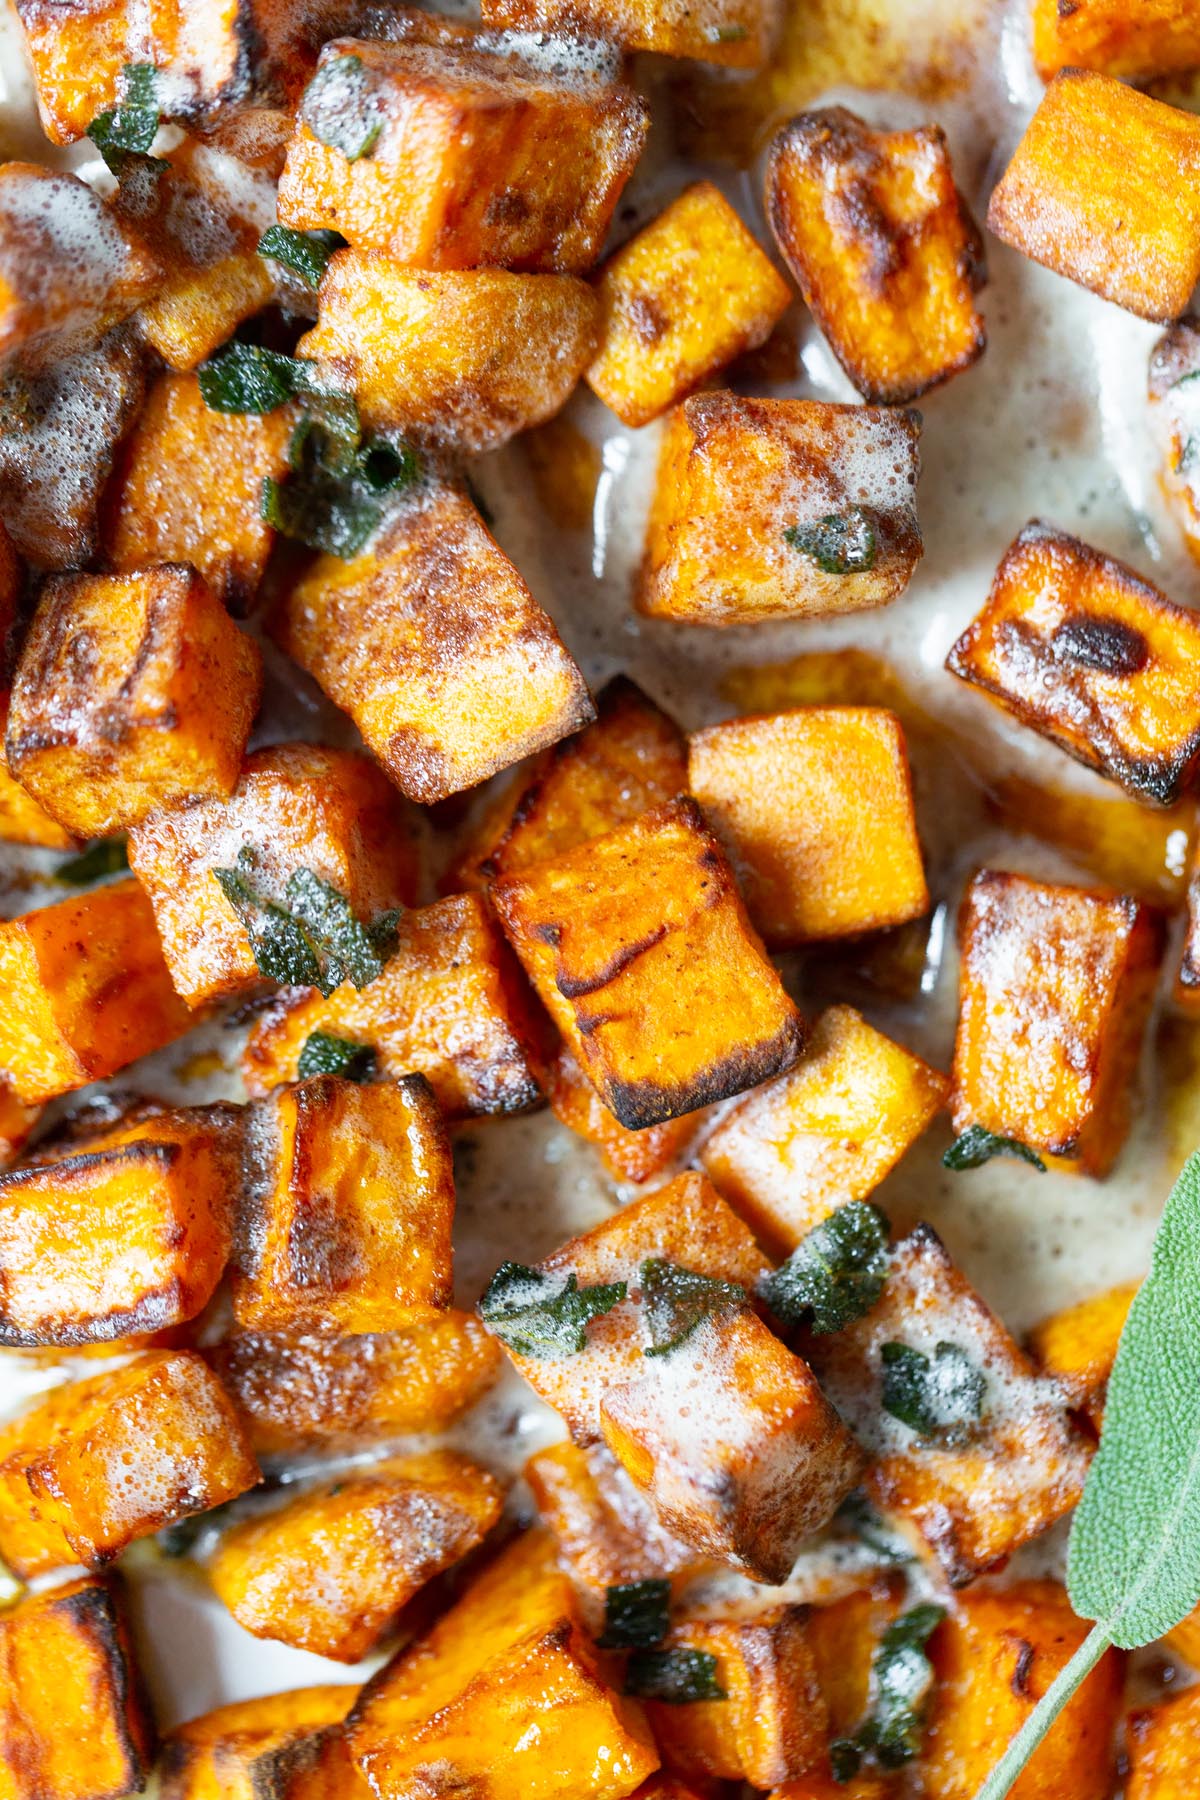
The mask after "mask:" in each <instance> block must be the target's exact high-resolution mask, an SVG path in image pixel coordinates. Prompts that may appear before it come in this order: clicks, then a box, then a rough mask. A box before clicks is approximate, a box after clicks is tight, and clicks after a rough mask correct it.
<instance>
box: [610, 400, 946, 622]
mask: <svg viewBox="0 0 1200 1800" xmlns="http://www.w3.org/2000/svg"><path fill="white" fill-rule="evenodd" d="M919 430H920V426H919V422H918V419H917V415H916V414H915V413H911V412H889V411H886V410H884V409H883V408H880V407H868V406H834V405H832V404H830V403H829V402H827V401H823V400H743V399H740V398H739V397H738V396H737V395H735V394H731V393H724V392H721V393H712V394H698V395H696V396H695V397H694V398H692V399H691V400H685V401H684V402H683V403H682V405H680V406H677V407H676V408H675V410H674V411H673V412H672V413H671V414H670V415H669V417H668V419H667V423H666V428H665V430H664V432H663V439H662V448H661V450H660V453H659V463H658V474H657V478H656V485H655V490H654V497H653V500H652V502H651V506H650V518H649V523H648V525H647V530H646V551H645V556H644V558H643V562H642V571H641V578H640V583H639V589H638V595H637V604H638V606H639V607H640V609H641V610H642V612H645V613H649V614H651V615H652V616H653V617H655V618H664V619H680V620H683V621H685V622H686V623H688V624H691V625H752V624H756V623H759V622H761V621H762V620H769V619H795V618H809V617H815V616H820V615H822V614H825V613H843V612H857V611H859V610H861V608H863V607H867V606H882V605H883V604H884V603H885V602H886V601H888V600H894V599H895V597H896V595H897V594H899V593H902V592H903V590H904V589H905V588H906V587H907V586H908V583H909V581H910V579H911V577H912V572H913V570H914V568H915V567H916V565H917V559H918V558H919V556H920V554H921V533H920V530H919V528H918V526H917V515H916V507H915V503H914V496H915V493H916V485H917V471H918V468H919V458H918V454H917V437H918V433H919Z"/></svg>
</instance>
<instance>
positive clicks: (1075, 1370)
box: [1029, 1281, 1141, 1425]
mask: <svg viewBox="0 0 1200 1800" xmlns="http://www.w3.org/2000/svg"><path fill="white" fill-rule="evenodd" d="M1140 1285H1141V1283H1140V1282H1137V1281H1130V1282H1124V1283H1123V1284H1122V1285H1121V1286H1120V1287H1115V1288H1109V1289H1108V1290H1107V1292H1105V1293H1103V1294H1094V1295H1092V1296H1091V1297H1090V1298H1089V1299H1087V1300H1079V1301H1077V1302H1076V1303H1075V1305H1074V1306H1066V1307H1064V1308H1063V1309H1062V1311H1061V1312H1056V1313H1053V1314H1052V1315H1051V1317H1050V1318H1048V1319H1043V1320H1042V1322H1041V1324H1040V1325H1036V1326H1035V1327H1034V1329H1033V1330H1032V1331H1031V1332H1030V1334H1029V1350H1030V1354H1031V1355H1032V1356H1033V1358H1034V1360H1035V1361H1036V1362H1037V1363H1038V1364H1039V1365H1040V1366H1041V1368H1043V1369H1044V1370H1045V1371H1046V1373H1047V1375H1052V1376H1053V1377H1054V1379H1055V1380H1056V1381H1057V1382H1058V1384H1059V1386H1060V1387H1061V1388H1062V1390H1063V1392H1064V1393H1065V1394H1066V1396H1067V1398H1068V1400H1069V1401H1070V1403H1071V1405H1072V1406H1075V1407H1079V1408H1080V1409H1081V1410H1083V1411H1085V1412H1087V1413H1088V1414H1089V1416H1090V1417H1091V1418H1092V1420H1093V1421H1094V1422H1095V1423H1096V1424H1097V1425H1098V1424H1099V1421H1100V1419H1101V1418H1102V1417H1103V1414H1104V1391H1105V1389H1106V1388H1107V1386H1108V1378H1109V1376H1110V1375H1111V1374H1112V1367H1113V1363H1114V1362H1115V1361H1116V1355H1117V1344H1118V1341H1119V1340H1120V1336H1121V1332H1122V1330H1123V1329H1124V1325H1125V1320H1126V1318H1127V1317H1128V1316H1129V1308H1130V1306H1131V1305H1132V1303H1133V1297H1134V1295H1135V1294H1136V1293H1137V1291H1138V1288H1139V1287H1140Z"/></svg>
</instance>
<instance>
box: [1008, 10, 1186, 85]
mask: <svg viewBox="0 0 1200 1800" xmlns="http://www.w3.org/2000/svg"><path fill="white" fill-rule="evenodd" d="M1032 14H1033V58H1034V61H1035V62H1036V63H1037V68H1038V74H1039V75H1040V76H1041V77H1042V79H1043V81H1049V80H1050V79H1051V77H1052V76H1054V75H1057V74H1058V71H1059V70H1060V69H1066V68H1075V69H1096V70H1099V71H1100V72H1101V73H1102V74H1104V75H1118V76H1122V77H1124V79H1126V80H1132V81H1149V80H1152V79H1153V78H1155V77H1156V76H1160V75H1171V74H1176V73H1180V72H1182V71H1185V70H1188V69H1194V68H1196V66H1197V65H1198V64H1200V20H1198V19H1197V18H1196V11H1195V8H1194V7H1193V6H1191V5H1190V4H1189V0H1138V4H1137V5H1136V6H1131V5H1130V4H1129V0H1068V4H1066V5H1063V3H1062V0H1032Z"/></svg>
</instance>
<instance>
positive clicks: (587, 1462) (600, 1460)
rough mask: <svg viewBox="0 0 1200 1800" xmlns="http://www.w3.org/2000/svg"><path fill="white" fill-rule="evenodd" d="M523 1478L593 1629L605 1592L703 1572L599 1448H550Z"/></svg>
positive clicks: (693, 1555) (531, 1461) (688, 1548)
mask: <svg viewBox="0 0 1200 1800" xmlns="http://www.w3.org/2000/svg"><path fill="white" fill-rule="evenodd" d="M523 1474H524V1478H525V1480H526V1482H527V1483H528V1485H529V1488H530V1491H531V1492H532V1494H533V1498H534V1503H535V1505H536V1506H537V1509H538V1514H539V1516H540V1518H541V1521H542V1523H543V1525H545V1526H546V1527H547V1529H548V1530H550V1531H552V1532H553V1533H554V1537H555V1541H556V1543H557V1545H558V1557H559V1561H560V1563H562V1565H563V1566H564V1567H565V1568H566V1569H567V1571H568V1572H569V1574H570V1576H571V1578H572V1580H573V1581H574V1582H575V1585H576V1588H577V1590H578V1591H579V1595H580V1600H581V1603H582V1604H583V1605H584V1607H585V1610H586V1611H587V1613H588V1618H589V1622H591V1623H593V1624H594V1625H595V1627H596V1630H597V1631H599V1630H600V1629H601V1628H602V1624H603V1619H604V1612H605V1591H606V1589H608V1588H610V1587H619V1586H622V1585H624V1584H626V1583H629V1582H635V1581H649V1580H653V1579H655V1578H659V1579H661V1578H662V1577H664V1576H666V1577H671V1576H674V1577H677V1578H678V1579H679V1582H680V1583H685V1582H686V1581H687V1580H688V1578H689V1577H690V1576H692V1575H694V1574H696V1572H697V1570H698V1569H700V1568H702V1567H703V1566H704V1564H703V1559H702V1558H700V1557H698V1556H697V1553H696V1551H695V1550H694V1549H693V1548H692V1546H691V1545H690V1544H684V1543H682V1542H681V1541H680V1540H679V1539H678V1538H673V1537H672V1536H671V1535H670V1533H669V1532H666V1531H664V1530H663V1528H662V1526H661V1525H660V1524H659V1523H658V1520H657V1519H656V1518H655V1516H654V1510H653V1508H652V1507H651V1506H650V1505H649V1504H648V1503H647V1501H646V1499H645V1496H644V1495H642V1494H640V1493H639V1492H638V1490H637V1488H635V1487H634V1485H633V1483H632V1482H631V1481H630V1479H629V1477H628V1476H627V1475H626V1473H625V1471H624V1469H622V1467H621V1465H620V1464H619V1463H618V1462H617V1460H616V1458H615V1457H614V1456H613V1455H612V1453H611V1451H609V1450H608V1449H607V1448H606V1447H605V1446H604V1445H602V1444H589V1445H588V1446H587V1447H586V1448H584V1447H582V1446H580V1445H579V1444H572V1443H569V1442H565V1443H561V1444H552V1445H551V1446H550V1448H549V1449H548V1450H539V1451H538V1453H537V1455H536V1456H531V1457H530V1459H529V1461H528V1462H527V1463H526V1464H525V1468H524V1471H523Z"/></svg>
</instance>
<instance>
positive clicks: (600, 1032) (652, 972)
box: [492, 800, 803, 1128]
mask: <svg viewBox="0 0 1200 1800" xmlns="http://www.w3.org/2000/svg"><path fill="white" fill-rule="evenodd" d="M492 897H493V901H494V903H495V906H496V910H497V911H498V913H499V915H500V920H501V923H502V924H503V926H504V929H505V931H506V932H507V933H508V936H509V939H510V940H511V942H512V944H513V946H514V948H515V950H516V952H517V955H518V956H519V957H520V959H521V961H522V963H523V964H524V966H525V969H526V972H527V973H528V975H529V976H530V979H531V980H532V982H533V985H534V987H535V988H536V989H537V991H538V993H539V995H540V996H541V999H542V1000H543V1002H544V1003H545V1005H546V1007H547V1010H548V1011H549V1012H550V1014H551V1016H552V1018H553V1019H554V1022H555V1024H556V1025H557V1026H558V1028H559V1030H560V1031H561V1032H562V1034H563V1037H564V1038H565V1039H566V1042H567V1044H568V1045H569V1047H570V1049H571V1051H572V1053H573V1054H574V1056H575V1058H576V1060H577V1061H578V1063H579V1066H580V1068H581V1069H582V1070H583V1071H584V1073H585V1075H587V1077H588V1079H589V1080H590V1081H591V1082H592V1084H593V1086H594V1087H595V1089H596V1092H597V1093H598V1094H599V1095H600V1098H601V1099H602V1100H603V1101H604V1103H605V1105H606V1106H608V1107H610V1108H611V1110H612V1111H613V1112H614V1113H615V1114H616V1116H617V1118H618V1119H619V1120H620V1122H621V1124H622V1125H627V1126H630V1127H635V1128H636V1127H641V1126H645V1125H661V1124H663V1123H664V1122H665V1121H666V1120H668V1119H674V1118H677V1117H678V1116H679V1115H680V1114H681V1113H688V1112H694V1111H695V1110H696V1108H697V1107H700V1106H705V1105H708V1104H709V1103H710V1102H711V1101H714V1100H723V1099H726V1098H727V1097H728V1096H729V1095H730V1094H737V1093H740V1092H741V1091H742V1089H743V1088H747V1087H753V1086H754V1085H755V1084H756V1083H757V1082H760V1081H764V1080H766V1079H767V1078H768V1077H769V1076H771V1075H777V1074H779V1073H780V1072H781V1071H782V1070H784V1069H787V1068H790V1067H791V1065H792V1064H793V1063H794V1062H795V1061H796V1058H797V1056H798V1055H799V1053H800V1045H801V1041H802V1034H803V1027H802V1024H801V1020H800V1016H799V1014H798V1013H797V1011H796V1009H795V1007H794V1006H793V1005H792V1003H791V1001H790V1000H789V999H788V997H787V995H786V994H785V993H784V991H783V988H782V986H781V984H780V981H779V977H778V976H777V975H776V973H775V971H774V969H773V968H772V967H771V965H770V963H769V962H768V961H767V959H766V957H765V955H764V954H763V952H762V949H761V946H760V944H759V941H758V939H757V937H756V936H755V934H754V931H753V929H752V928H751V925H750V922H749V920H748V919H747V917H746V912H745V908H744V906H743V905H742V901H741V897H740V895H739V894H738V891H737V887H736V885H735V883H734V880H733V874H732V871H731V870H730V868H729V865H728V863H727V862H726V860H725V857H724V855H723V853H722V851H721V849H720V846H719V844H718V843H717V840H716V839H715V837H714V836H713V835H712V833H711V832H710V831H709V830H708V828H707V827H706V825H705V823H704V819H703V817H702V815H701V813H700V810H699V808H698V807H697V806H696V804H695V802H694V801H692V800H677V801H673V802H671V803H669V804H668V805H666V806H660V807H656V808H654V809H652V810H651V811H650V812H647V813H644V814H643V815H642V817H641V818H640V819H637V820H635V821H634V823H633V824H631V825H626V826H624V827H622V828H620V829H619V830H616V831H612V832H609V834H608V835H607V836H606V837H603V838H597V839H596V840H595V841H594V842H592V843H590V844H585V845H583V846H581V847H580V848H579V849H577V850H573V851H569V852H568V853H567V854H566V855H563V856H559V857H558V858H556V860H555V861H553V862H546V863H539V864H538V865H537V866H535V867H534V868H532V869H529V870H527V871H526V873H525V874H523V875H506V876H504V877H502V879H501V880H500V881H498V882H497V883H496V884H495V886H494V887H493V889H492Z"/></svg>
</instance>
